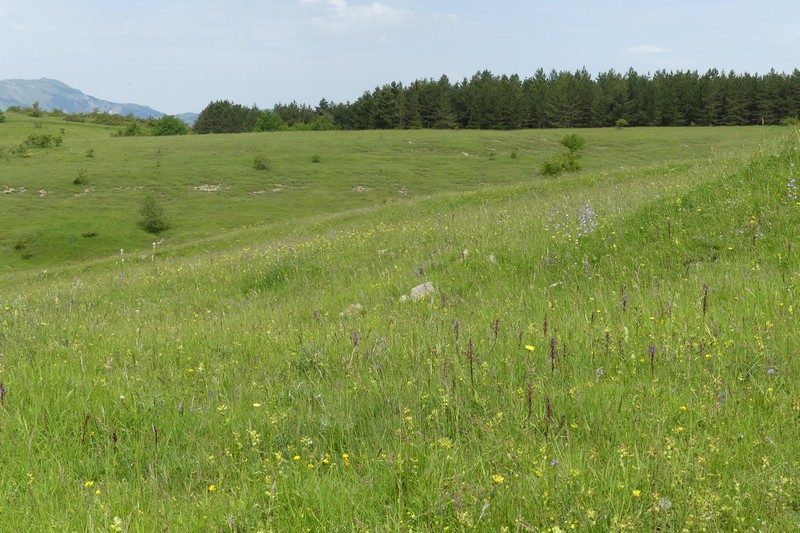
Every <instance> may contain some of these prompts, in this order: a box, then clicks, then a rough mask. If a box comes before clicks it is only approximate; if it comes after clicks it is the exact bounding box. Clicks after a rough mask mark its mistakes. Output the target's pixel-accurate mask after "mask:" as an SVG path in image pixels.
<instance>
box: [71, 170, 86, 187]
mask: <svg viewBox="0 0 800 533" xmlns="http://www.w3.org/2000/svg"><path fill="white" fill-rule="evenodd" d="M86 180H87V172H86V169H85V168H79V169H78V173H77V175H76V176H75V179H74V180H72V183H74V184H75V185H85V184H86Z"/></svg>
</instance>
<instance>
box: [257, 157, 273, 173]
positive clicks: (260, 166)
mask: <svg viewBox="0 0 800 533" xmlns="http://www.w3.org/2000/svg"><path fill="white" fill-rule="evenodd" d="M271 166H272V161H271V160H270V158H269V157H267V156H265V155H257V156H256V158H255V159H254V160H253V167H254V168H255V169H256V170H269V167H271Z"/></svg>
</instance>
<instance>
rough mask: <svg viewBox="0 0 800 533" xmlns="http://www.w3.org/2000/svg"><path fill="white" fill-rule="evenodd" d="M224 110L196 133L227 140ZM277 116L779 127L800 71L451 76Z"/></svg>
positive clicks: (414, 122)
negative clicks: (215, 122) (216, 124)
mask: <svg viewBox="0 0 800 533" xmlns="http://www.w3.org/2000/svg"><path fill="white" fill-rule="evenodd" d="M220 104H221V103H220V102H214V103H212V104H210V105H209V108H207V109H206V110H204V111H203V113H201V114H200V118H199V119H198V123H197V124H196V125H195V130H196V131H198V132H199V133H208V132H210V131H220V132H222V130H208V129H205V126H204V124H205V122H206V116H204V115H207V114H208V113H207V111H209V109H216V111H219V109H218V108H219V107H220ZM228 105H231V104H228ZM239 111H240V115H241V116H248V118H249V119H250V120H245V121H244V122H246V123H247V126H246V127H249V129H240V130H238V131H252V129H253V127H250V126H251V125H252V126H255V120H256V119H257V117H258V116H260V115H259V112H258V110H257V109H256V108H255V106H254V107H253V108H243V107H241V106H239ZM273 112H274V113H275V114H276V115H277V117H279V118H280V119H281V121H282V123H283V124H284V125H286V126H288V127H293V128H297V129H300V128H305V129H330V128H340V129H397V128H477V129H519V128H586V127H608V126H615V125H622V124H626V125H630V126H688V125H692V124H695V125H700V126H718V125H737V126H738V125H749V124H769V125H772V124H779V123H781V122H782V121H785V120H787V119H790V120H791V119H794V120H796V119H797V117H800V70H798V69H795V70H794V72H792V73H791V74H784V73H778V72H775V71H774V70H771V71H770V72H769V73H767V74H765V75H751V74H737V73H735V72H733V71H730V72H724V71H722V72H721V71H719V70H717V69H712V70H709V71H708V72H706V73H705V74H702V75H701V74H698V72H697V71H677V72H673V71H670V72H667V71H658V72H656V73H655V74H653V75H650V74H648V75H640V74H638V73H637V72H636V71H634V70H633V69H630V70H628V72H626V73H624V74H621V73H618V72H615V71H613V70H610V71H608V72H604V73H601V74H599V75H598V76H597V77H595V78H593V77H592V76H591V75H590V74H589V73H588V72H587V71H586V69H581V70H578V71H576V72H568V71H562V72H556V71H551V72H550V73H549V74H547V73H545V72H544V70H542V69H539V70H538V71H537V72H536V73H535V74H534V75H533V76H532V77H530V78H525V79H521V78H520V77H519V76H518V75H512V76H507V75H503V76H497V75H494V74H492V73H491V72H489V71H488V70H485V71H483V72H478V73H476V74H475V75H474V76H472V77H471V78H469V79H467V78H464V79H463V80H462V81H460V82H456V83H451V82H450V80H449V79H448V78H447V77H446V76H442V77H441V78H439V79H438V80H433V79H423V80H417V81H415V82H413V83H411V84H410V85H403V84H402V83H398V82H393V83H390V84H386V85H383V86H382V87H376V88H375V90H373V91H371V92H370V91H367V92H365V93H364V94H363V95H362V96H361V97H359V98H358V99H357V100H356V101H354V102H352V103H351V102H347V103H338V104H336V103H330V102H328V101H326V100H322V101H321V102H320V103H319V105H318V106H316V107H315V108H311V107H309V106H307V105H304V104H303V105H299V104H297V103H296V102H292V103H290V104H277V105H276V106H275V107H274V109H273ZM218 114H219V113H218ZM204 129H205V131H204ZM226 131H230V129H227V130H226Z"/></svg>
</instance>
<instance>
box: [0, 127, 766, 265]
mask: <svg viewBox="0 0 800 533" xmlns="http://www.w3.org/2000/svg"><path fill="white" fill-rule="evenodd" d="M6 116H7V119H8V120H7V122H6V123H4V124H2V126H0V150H2V153H0V180H1V181H2V183H0V187H2V188H3V190H4V191H15V192H8V193H7V194H2V195H0V225H2V227H4V228H10V230H9V231H6V232H3V234H2V235H1V236H0V268H1V269H3V270H5V271H6V272H11V271H19V270H28V269H32V268H33V269H41V268H52V267H55V266H57V265H62V264H64V263H71V262H76V261H77V262H80V261H84V260H88V259H98V258H102V257H109V256H111V255H115V254H118V253H119V250H120V249H124V250H126V251H127V252H128V253H129V254H132V255H134V256H137V257H138V256H141V255H144V254H147V253H148V252H149V251H150V250H151V248H152V242H153V241H154V240H158V239H160V238H162V237H163V238H164V239H165V240H166V241H167V242H168V243H169V244H170V245H176V246H177V245H184V244H188V243H194V242H197V240H198V239H204V238H217V237H220V236H223V235H225V234H226V233H228V232H230V231H231V230H233V229H236V228H241V227H246V226H263V225H272V224H277V225H281V226H283V228H284V229H281V230H280V231H285V228H287V227H288V228H291V227H293V226H295V225H296V221H297V220H301V219H304V218H307V217H313V216H317V215H320V214H325V213H327V214H332V213H339V212H342V211H346V210H349V209H363V208H375V207H378V206H381V205H384V204H388V203H396V202H405V201H407V200H408V199H409V198H419V197H425V196H427V195H433V194H439V193H445V192H464V191H474V190H481V189H485V188H487V187H495V186H501V185H512V184H515V183H521V182H527V181H530V180H534V179H536V177H537V176H536V174H537V173H538V169H539V167H540V166H541V163H542V161H544V160H545V159H547V158H548V157H549V156H550V155H552V154H553V153H557V152H558V151H562V150H563V147H561V145H560V144H559V142H558V141H559V140H560V139H561V137H563V135H564V131H563V130H562V131H558V130H529V131H515V132H494V131H490V132H483V131H464V132H449V131H424V130H412V131H387V132H280V133H266V134H264V133H262V134H242V135H204V136H197V135H191V136H183V137H112V134H113V133H116V132H117V131H118V130H119V129H120V128H115V127H110V126H98V125H95V124H89V123H73V122H66V121H64V120H63V119H62V118H60V117H54V116H45V117H42V118H38V119H34V118H31V117H28V116H25V115H20V114H15V113H6ZM781 131H782V130H781V129H779V128H706V129H697V128H675V129H629V130H624V131H622V130H615V129H608V130H587V131H585V132H582V135H584V136H585V137H586V139H587V146H586V149H585V153H584V155H583V157H582V163H583V165H584V168H585V170H586V171H588V172H606V173H607V172H620V171H625V170H628V169H633V168H639V167H642V166H647V165H653V164H659V165H664V164H668V163H669V162H681V161H686V160H687V159H688V160H695V161H697V160H705V159H709V158H713V159H716V158H720V157H725V156H730V155H731V153H738V154H743V153H747V152H749V151H751V150H753V149H754V148H755V147H756V146H757V145H758V143H761V142H764V141H766V140H768V139H771V138H775V137H776V136H777V135H779V134H780V132H781ZM33 133H36V134H51V135H59V136H61V137H62V138H63V143H62V145H61V146H59V147H51V148H31V149H27V150H25V151H24V152H23V154H22V155H21V154H15V153H13V152H14V150H15V149H16V148H17V147H19V145H20V144H21V143H22V142H23V141H24V140H25V139H27V138H28V136H29V135H30V134H33ZM512 152H513V153H515V154H516V156H515V157H513V158H512V155H511V154H512ZM88 154H91V157H88ZM465 154H467V155H465ZM315 155H317V156H319V158H320V162H319V163H315V162H313V160H312V158H313V156H315ZM257 156H264V157H268V158H269V159H270V161H271V165H270V168H269V169H268V170H257V169H255V168H254V164H253V162H254V159H255V158H256V157H257ZM79 175H81V176H82V181H83V183H81V184H75V183H74V181H75V179H76V178H77V177H78V176H79ZM148 192H153V193H155V194H156V195H157V196H158V197H159V198H160V200H161V203H162V206H163V208H164V210H165V212H166V214H167V216H168V217H169V218H170V222H171V225H172V228H171V229H170V231H168V232H165V233H164V234H162V235H159V236H158V239H154V238H153V236H152V235H150V234H148V233H146V232H145V231H143V229H142V228H141V226H140V224H139V222H140V214H139V210H140V208H141V205H142V204H143V202H144V199H145V197H146V196H147V193H148Z"/></svg>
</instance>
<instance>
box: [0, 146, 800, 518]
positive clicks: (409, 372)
mask: <svg viewBox="0 0 800 533" xmlns="http://www.w3.org/2000/svg"><path fill="white" fill-rule="evenodd" d="M357 139H358V140H359V141H360V142H363V139H364V138H363V137H357ZM798 144H799V143H798V138H797V136H792V137H789V138H787V139H784V140H783V143H782V144H775V143H764V144H762V145H761V146H760V148H759V149H758V150H757V152H756V153H755V154H754V155H753V156H748V157H746V158H733V157H731V158H719V159H708V160H705V161H702V162H688V163H684V164H677V163H675V162H670V163H669V164H661V165H655V164H654V165H650V166H644V167H641V168H638V169H634V170H630V171H626V172H622V171H608V170H600V171H596V172H593V171H587V172H584V173H581V174H578V175H574V176H570V177H568V178H565V177H562V178H561V179H557V180H528V181H525V182H520V183H515V184H511V185H493V186H488V187H482V188H476V189H474V190H471V191H466V192H460V193H459V192H452V191H451V192H443V191H440V192H439V193H436V194H431V195H429V197H428V196H426V195H420V196H414V197H411V198H409V199H407V200H405V201H403V202H395V203H387V204H386V205H382V204H381V205H375V206H366V207H364V208H362V209H358V210H351V211H348V212H344V213H341V212H339V213H330V214H327V215H319V216H316V217H308V218H304V219H298V220H296V221H294V223H293V225H292V227H291V228H288V229H284V230H279V229H277V228H275V227H269V226H253V227H249V228H240V229H238V230H236V231H232V232H230V233H228V234H227V235H226V236H225V238H223V239H220V240H219V241H218V243H217V244H219V246H218V247H214V248H211V249H208V250H206V251H199V250H197V249H195V250H194V252H193V253H191V254H186V255H184V256H182V257H176V256H174V255H173V254H170V253H168V252H167V253H165V252H164V251H162V250H161V249H160V248H154V249H153V253H152V254H151V255H148V256H147V257H146V258H145V259H144V260H142V261H130V260H129V258H128V257H127V256H117V257H115V258H114V259H113V260H108V261H106V262H102V263H98V264H95V265H93V266H92V268H87V269H85V270H76V269H73V270H63V271H60V272H55V273H53V272H35V273H34V272H26V273H24V274H16V275H12V276H11V277H12V278H13V281H14V284H13V286H11V285H6V286H4V287H3V288H2V289H0V439H2V442H3V443H4V464H3V469H2V470H0V511H2V515H3V516H4V518H5V520H6V522H7V523H24V524H29V525H31V527H33V528H34V529H52V530H96V529H103V530H112V531H124V530H141V531H153V530H165V529H166V530H193V531H221V530H237V531H269V530H275V531H298V530H312V531H352V530H365V531H375V530H382V531H400V530H403V531H405V530H415V531H443V530H453V531H460V530H468V529H476V530H489V531H500V530H504V529H508V530H519V531H547V530H551V531H566V530H571V529H575V530H597V531H617V530H628V531H681V530H688V531H699V530H703V529H706V530H712V531H732V530H735V529H739V530H766V529H769V530H774V531H792V530H797V528H798V526H800V516H798V509H800V475H798V472H800V462H799V460H798V458H799V457H800V424H798V420H800V404H798V400H797V390H798V378H797V376H798V375H800V358H798V356H797V354H798V353H800V341H798V336H797V334H796V332H797V330H798V323H797V311H796V301H797V294H796V293H797V286H798V281H800V258H799V257H798V254H797V250H796V249H795V244H794V242H795V240H796V228H797V227H798V224H800V206H799V205H798V190H797V187H796V185H795V181H794V180H795V174H796V169H797V168H798V163H800V159H799V158H798V151H797V147H798ZM148 149H149V148H148ZM462 157H463V156H462ZM323 160H325V159H323ZM484 163H486V164H487V165H488V164H491V163H489V162H488V158H487V161H484ZM477 168H479V169H480V168H484V167H477ZM428 179H429V180H430V179H432V178H431V175H428ZM424 283H430V284H431V286H432V289H433V291H432V292H430V293H428V294H426V295H425V296H424V297H422V298H420V299H419V300H417V299H415V298H413V297H411V290H412V288H414V287H416V286H420V285H423V284H424Z"/></svg>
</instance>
